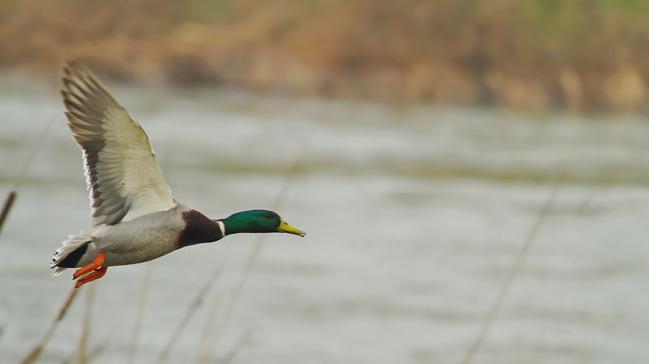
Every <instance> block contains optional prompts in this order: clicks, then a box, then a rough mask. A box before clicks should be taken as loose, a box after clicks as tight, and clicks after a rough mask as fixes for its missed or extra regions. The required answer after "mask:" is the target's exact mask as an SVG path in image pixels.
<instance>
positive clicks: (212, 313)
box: [195, 291, 223, 362]
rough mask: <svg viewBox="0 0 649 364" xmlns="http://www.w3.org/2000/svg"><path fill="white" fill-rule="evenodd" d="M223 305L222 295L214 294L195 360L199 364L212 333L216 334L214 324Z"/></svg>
mask: <svg viewBox="0 0 649 364" xmlns="http://www.w3.org/2000/svg"><path fill="white" fill-rule="evenodd" d="M222 303H223V299H222V297H221V293H220V292H218V291H216V292H214V297H213V298H212V305H211V306H210V310H209V313H208V314H207V319H206V320H205V324H204V325H203V332H202V334H201V338H202V340H201V341H200V343H199V345H198V348H197V350H196V353H197V354H196V355H197V356H196V359H195V360H196V361H197V362H198V361H199V360H200V359H201V358H200V354H201V353H203V352H204V351H206V350H207V346H208V343H209V342H210V340H211V339H212V333H213V332H214V323H215V321H216V318H217V316H218V314H219V312H220V311H221V307H222Z"/></svg>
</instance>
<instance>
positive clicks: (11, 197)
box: [0, 191, 16, 232]
mask: <svg viewBox="0 0 649 364" xmlns="http://www.w3.org/2000/svg"><path fill="white" fill-rule="evenodd" d="M15 200H16V191H9V193H8V194H7V198H6V199H5V203H4V205H3V206H2V212H0V232H2V226H4V223H5V220H6V219H7V216H9V212H10V211H11V208H12V207H13V205H14V201H15Z"/></svg>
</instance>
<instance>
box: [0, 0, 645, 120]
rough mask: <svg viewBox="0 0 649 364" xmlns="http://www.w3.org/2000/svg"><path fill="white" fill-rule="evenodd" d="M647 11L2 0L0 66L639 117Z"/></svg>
mask: <svg viewBox="0 0 649 364" xmlns="http://www.w3.org/2000/svg"><path fill="white" fill-rule="evenodd" d="M647 15H649V4H647V3H646V2H641V1H629V0H626V1H621V0H598V1H596V0H582V1H571V2H559V1H550V0H533V1H526V2H518V1H509V0H494V1H489V2H476V1H469V0H463V1H451V0H436V1H416V0H408V1H401V2H392V1H387V0H375V1H369V0H362V1H354V2H346V1H340V0H331V1H296V0H283V1H273V2H265V1H259V0H248V1H218V2H216V1H215V2H211V1H206V0H190V1H186V2H173V1H153V0H135V1H126V0H117V1H113V2H110V3H97V2H93V1H78V0H71V1H66V2H60V1H54V0H45V1H36V0H6V1H3V2H2V3H1V4H0V21H1V22H2V24H3V25H2V26H0V49H2V52H0V68H2V69H3V70H5V71H10V72H13V73H21V74H25V73H26V74H40V75H45V76H46V77H51V78H52V79H54V78H55V77H56V76H58V68H59V67H60V66H61V64H62V63H63V62H64V61H65V60H68V59H70V58H77V57H80V58H83V59H86V60H87V61H88V63H90V64H91V66H92V67H93V68H95V69H97V70H98V71H99V72H100V73H103V74H104V75H109V76H112V77H114V78H116V79H121V80H134V81H136V82H142V83H148V84H158V83H159V84H164V85H174V86H178V85H182V86H194V85H205V84H208V85H218V86H226V87H235V88H239V87H240V88H244V89H248V90H253V91H262V92H277V93H288V94H296V95H318V96H325V97H333V98H340V99H370V100H378V101H387V102H424V103H436V104H451V105H470V104H473V105H475V104H480V105H498V106H505V107H509V108H514V109H523V110H535V111H539V110H548V109H555V110H556V109H559V110H573V111H578V112H581V111H618V112H619V111H624V112H646V111H648V108H647V106H646V105H649V89H648V88H647V83H646V80H647V78H648V77H649V66H648V65H647V62H645V60H646V59H647V57H646V54H647V52H649V51H648V50H649V47H647V42H648V40H649V25H648V24H647V22H646V21H645V20H646V18H647Z"/></svg>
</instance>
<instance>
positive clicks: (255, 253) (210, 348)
mask: <svg viewBox="0 0 649 364" xmlns="http://www.w3.org/2000/svg"><path fill="white" fill-rule="evenodd" d="M308 145H309V144H308V138H305V139H304V144H303V145H302V147H301V149H300V152H299V153H298V157H297V158H296V160H295V162H293V164H292V165H291V167H290V168H289V169H288V170H287V171H286V176H285V178H284V182H283V183H282V187H281V189H280V191H279V193H278V194H277V197H276V198H275V201H274V203H273V205H272V209H273V210H277V209H278V208H279V207H280V205H281V203H282V201H284V198H285V197H286V193H287V192H288V189H289V187H290V184H291V180H292V178H293V176H294V175H295V174H296V173H297V171H298V170H299V169H300V167H301V166H302V163H303V161H304V157H305V154H306V147H307V146H308ZM267 236H268V235H267V234H263V235H259V236H258V238H257V239H256V240H255V242H254V244H253V247H252V249H251V250H250V254H249V255H248V258H247V259H246V261H245V263H244V266H243V269H242V270H241V274H240V275H239V279H238V280H237V283H236V285H235V286H234V290H233V293H232V296H231V297H230V299H229V300H228V301H227V302H226V304H225V305H224V308H223V315H222V316H221V319H220V320H219V321H218V322H217V323H216V325H215V330H214V332H213V334H212V335H210V339H209V340H208V343H207V345H206V347H205V348H204V349H203V351H202V352H201V353H199V355H198V356H197V360H196V362H197V363H208V362H209V361H210V358H211V357H212V356H213V353H214V350H216V343H217V342H218V340H219V338H220V335H221V333H222V332H223V331H224V330H225V329H226V328H227V326H228V324H229V323H230V319H231V318H232V315H233V314H234V310H235V308H236V306H237V304H238V303H239V299H240V298H241V295H242V293H243V290H244V289H245V287H246V283H247V282H248V278H249V277H250V274H251V273H252V271H253V269H254V267H255V265H256V264H257V261H258V260H259V255H260V254H261V250H262V248H263V246H264V242H265V241H266V238H267Z"/></svg>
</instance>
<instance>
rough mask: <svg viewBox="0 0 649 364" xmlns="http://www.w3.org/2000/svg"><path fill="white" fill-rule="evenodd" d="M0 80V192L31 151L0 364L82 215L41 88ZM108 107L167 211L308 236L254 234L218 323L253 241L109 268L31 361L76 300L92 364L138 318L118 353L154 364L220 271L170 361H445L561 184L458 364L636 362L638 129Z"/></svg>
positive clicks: (55, 102) (10, 229) (394, 109)
mask: <svg viewBox="0 0 649 364" xmlns="http://www.w3.org/2000/svg"><path fill="white" fill-rule="evenodd" d="M4 81H5V82H3V86H2V88H1V89H0V110H2V131H1V132H0V167H1V168H0V188H1V191H9V190H10V189H12V188H13V187H14V185H15V183H16V181H17V176H18V175H20V174H21V170H23V169H24V167H25V164H26V161H27V160H28V158H29V154H30V150H32V149H34V148H39V149H38V150H37V151H36V153H35V156H34V159H33V162H32V163H31V164H30V165H29V166H28V168H27V172H26V173H25V177H24V178H22V179H20V181H19V187H18V188H19V190H18V191H19V195H18V199H17V201H16V205H15V208H14V210H13V212H12V214H11V215H10V217H9V220H8V221H7V224H5V227H4V229H3V231H2V236H1V238H0V257H1V258H2V264H1V265H0V290H1V291H0V292H1V293H0V328H2V333H0V362H1V363H12V362H17V361H19V360H20V359H21V358H22V357H23V356H24V355H25V354H26V353H27V352H28V351H29V349H30V348H32V347H33V346H34V345H35V344H36V343H37V341H38V340H39V339H40V337H41V336H42V335H43V334H44V332H45V330H46V329H47V326H48V325H49V323H50V321H51V320H52V318H53V317H54V316H55V314H56V312H57V310H58V308H59V307H60V305H61V304H62V302H63V301H64V299H65V297H66V295H67V294H68V292H69V290H70V288H71V286H72V281H71V280H70V275H71V272H69V271H68V272H66V273H65V274H64V275H63V276H61V277H58V278H56V279H53V278H51V277H50V272H49V269H48V267H47V264H48V262H49V259H50V255H51V253H52V252H53V251H54V249H56V248H57V246H58V245H59V243H60V241H61V240H63V239H64V238H65V237H66V235H67V234H70V233H76V232H78V231H79V230H81V229H83V228H85V227H86V226H87V224H88V222H89V218H88V207H87V205H88V202H87V193H86V192H85V190H84V185H83V177H82V172H81V158H80V153H79V151H78V149H77V147H76V145H75V144H74V143H73V141H72V138H71V137H70V135H69V132H68V130H67V127H66V125H65V121H64V117H63V114H62V112H63V108H62V105H61V102H60V99H59V96H58V94H57V92H56V90H55V87H54V86H52V85H48V84H44V83H41V82H36V81H24V80H16V79H10V78H8V79H6V80H4ZM115 94H116V96H117V98H118V99H119V100H122V102H123V103H124V104H125V105H126V106H127V108H128V109H129V110H130V111H131V113H132V114H133V115H134V116H135V117H136V118H137V119H138V120H140V122H141V123H142V125H143V127H144V128H145V129H146V130H147V132H148V133H149V136H150V138H151V140H152V143H153V146H154V149H155V150H156V153H157V155H158V159H159V162H160V164H161V165H162V169H163V173H164V175H165V177H166V178H167V180H168V182H169V184H170V185H171V187H172V189H173V191H174V194H175V196H176V198H177V200H179V201H182V202H183V203H185V204H187V205H190V206H192V207H194V208H196V209H199V210H201V211H203V212H204V213H205V214H207V215H209V216H212V217H214V218H218V217H224V216H227V215H228V214H230V213H232V212H234V211H239V210H244V209H251V208H272V207H274V206H278V207H277V211H278V212H279V213H280V214H281V215H282V216H284V217H285V218H286V220H287V221H289V222H290V223H292V224H294V225H296V226H298V227H300V228H302V229H303V230H305V231H307V233H308V235H307V237H306V238H304V239H302V238H299V237H295V236H287V235H283V234H282V235H280V234H273V235H270V236H267V237H266V238H265V239H264V240H263V241H262V243H261V244H262V245H261V247H262V249H261V250H260V251H259V255H258V259H256V260H255V261H254V264H253V265H252V271H251V273H250V275H249V276H248V277H247V280H246V283H245V285H244V286H243V289H242V291H241V295H240V296H239V297H238V301H237V304H236V305H233V306H230V307H233V310H232V311H231V312H232V316H231V319H230V320H229V321H228V323H227V325H223V324H218V323H217V324H210V322H212V321H210V319H209V318H210V317H214V316H215V317H217V319H218V317H223V316H224V315H226V314H225V312H227V311H228V310H227V308H226V307H228V302H231V300H232V299H233V297H234V296H235V295H234V294H233V292H234V290H235V287H236V286H237V282H238V280H239V277H240V276H241V272H242V270H243V269H244V265H245V262H246V260H247V259H248V257H249V255H250V254H251V250H252V249H253V247H254V244H255V241H256V239H257V236H252V235H247V236H246V235H240V236H233V237H228V238H226V239H224V240H222V241H221V242H219V243H216V244H204V245H201V246H196V247H192V248H187V249H183V250H180V251H177V252H174V253H173V254H170V255H167V256H165V257H162V258H160V259H158V260H155V261H153V262H151V263H148V264H141V265H136V266H127V267H116V268H110V269H109V270H108V274H107V275H106V277H104V278H103V279H102V280H101V281H100V282H99V283H98V284H97V285H96V290H95V292H94V305H92V306H89V305H87V304H86V300H87V293H86V292H87V291H88V289H87V288H85V287H84V289H83V290H82V292H81V294H80V295H79V296H78V298H77V301H76V302H75V303H74V304H73V306H72V308H71V310H70V311H69V313H68V315H67V317H66V318H65V319H64V321H63V322H62V323H61V325H60V326H59V328H58V330H57V331H56V334H55V335H54V337H53V338H52V340H51V341H50V343H49V344H48V346H47V348H46V349H45V351H44V354H43V357H42V362H44V363H61V362H63V361H65V360H66V358H72V357H74V355H75V354H74V353H75V350H76V348H77V346H78V342H79V338H80V335H81V330H82V320H83V316H84V312H85V310H87V309H88V307H91V313H92V325H91V327H92V329H91V333H90V337H89V343H88V346H89V348H90V349H92V348H93V347H95V346H97V345H100V346H101V347H102V348H103V350H102V351H101V352H100V353H99V354H98V355H97V356H96V357H95V358H94V359H93V360H92V361H91V362H92V363H120V362H127V360H128V357H129V351H130V348H131V346H132V342H133V330H134V326H135V323H136V321H137V320H136V317H140V319H141V329H140V336H139V345H138V350H137V354H136V357H135V358H136V361H137V362H140V363H153V362H156V360H157V359H156V358H158V357H159V355H160V352H161V351H162V350H163V349H164V348H165V347H166V346H167V343H168V342H169V340H170V337H171V335H172V332H173V330H174V328H175V327H176V326H177V325H179V322H181V320H182V317H183V316H184V315H185V314H186V312H187V308H188V307H189V306H190V305H191V304H192V301H193V300H194V297H195V296H196V295H197V293H198V292H199V291H200V290H201V288H202V287H203V286H204V285H205V282H206V281H207V280H208V278H209V276H210V275H211V274H212V272H214V271H215V269H217V268H219V267H220V269H221V275H220V276H219V277H218V279H217V280H216V283H215V284H214V286H213V287H212V288H211V289H210V291H209V293H208V294H207V295H206V296H205V299H204V300H203V302H202V304H201V305H200V306H199V307H198V308H197V309H196V310H195V311H194V315H193V317H192V319H191V320H190V321H189V322H188V324H187V326H186V328H185V330H184V331H183V332H182V335H180V336H179V337H178V338H176V339H174V340H173V348H172V349H171V352H170V356H169V358H168V360H167V362H169V363H190V362H194V361H195V360H196V359H197V358H198V357H201V356H202V354H201V353H205V352H207V351H211V352H212V353H213V355H212V356H211V358H212V359H214V360H216V361H212V362H229V363H269V364H270V363H282V364H292V363H296V364H297V363H300V364H303V363H327V364H329V363H386V364H388V363H390V364H393V363H460V362H461V361H462V358H463V357H464V355H465V353H466V352H467V350H468V348H469V347H470V346H471V343H472V342H473V340H474V338H475V336H476V334H477V333H478V331H479V328H480V323H481V322H482V320H483V318H484V316H485V313H486V312H487V310H488V308H489V306H490V305H491V303H492V302H493V301H494V299H495V298H496V295H497V292H498V290H499V289H500V287H501V286H502V285H503V282H504V281H505V279H506V277H507V276H508V274H509V272H510V271H511V267H512V264H513V263H514V257H515V256H516V254H517V253H518V251H519V249H520V248H521V246H522V244H523V242H524V241H525V239H526V237H527V236H528V234H529V233H530V230H531V229H532V227H533V225H534V224H535V222H536V221H537V220H538V219H539V214H540V213H541V211H542V209H543V205H544V204H545V203H546V202H547V201H548V198H549V196H550V194H551V191H552V188H553V186H555V185H556V184H557V182H556V181H557V180H558V179H562V178H563V179H562V180H563V182H562V183H561V182H560V183H559V186H558V190H557V194H556V200H555V202H554V203H553V204H552V206H551V207H550V212H549V214H548V215H547V218H546V219H545V222H544V223H543V225H542V226H541V227H540V229H539V231H538V234H537V236H536V238H535V239H534V241H533V244H532V246H531V249H530V250H529V255H528V256H527V259H526V260H525V261H524V264H523V266H522V269H521V271H520V275H519V276H518V277H517V279H516V280H515V282H514V283H513V285H512V286H511V290H510V292H509V295H508V296H507V297H506V298H505V300H504V302H503V305H502V307H501V310H500V313H499V315H498V316H497V318H496V320H495V321H494V323H493V326H492V328H491V331H490V332H489V334H488V335H487V337H486V339H485V341H484V344H483V346H482V347H481V349H480V350H479V352H478V353H477V355H476V356H475V360H474V363H493V364H503V363H512V364H516V363H526V364H533V363H543V364H547V363H602V364H606V363H626V364H632V363H638V364H640V363H647V362H649V347H648V346H647V342H648V341H649V309H648V308H649V292H648V291H649V290H647V282H649V265H648V264H647V261H648V258H649V244H647V236H649V223H647V220H648V218H649V189H648V188H647V186H649V168H648V167H649V123H646V122H645V121H644V120H642V119H640V118H634V117H623V116H622V117H617V118H613V117H609V118H606V119H598V120H588V119H584V118H579V117H575V116H570V115H527V114H517V113H509V112H503V111H495V110H479V109H453V108H433V107H421V106H419V107H414V106H382V105H376V104H364V103H348V102H339V101H318V100H311V99H292V98H285V97H280V96H270V97H257V96H250V95H242V94H238V93H235V92H231V93H224V92H214V91H212V90H207V89H206V90H191V91H188V90H177V91H170V90H167V91H159V90H153V89H150V88H149V89H146V88H139V89H137V88H124V87H115ZM46 125H50V128H49V131H48V132H47V135H46V137H45V139H44V140H42V141H40V142H39V135H41V134H43V130H44V129H45V128H46ZM561 176H563V177H561ZM147 274H148V275H147ZM147 276H148V277H149V280H148V283H144V284H143V282H144V281H146V277H147ZM86 287H88V286H86ZM143 291H144V292H145V294H144V296H145V297H146V301H144V309H143V314H142V315H138V314H137V311H138V302H140V301H139V300H140V297H141V296H143V294H142V292H143ZM215 307H216V309H215ZM219 307H220V309H219ZM216 322H219V321H216ZM214 327H217V328H218V327H220V329H218V332H219V334H218V335H214V334H213V332H214V330H215V329H214ZM206 333H207V334H206ZM206 338H212V339H209V340H206ZM206 342H207V343H206ZM203 356H204V355H203Z"/></svg>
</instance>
